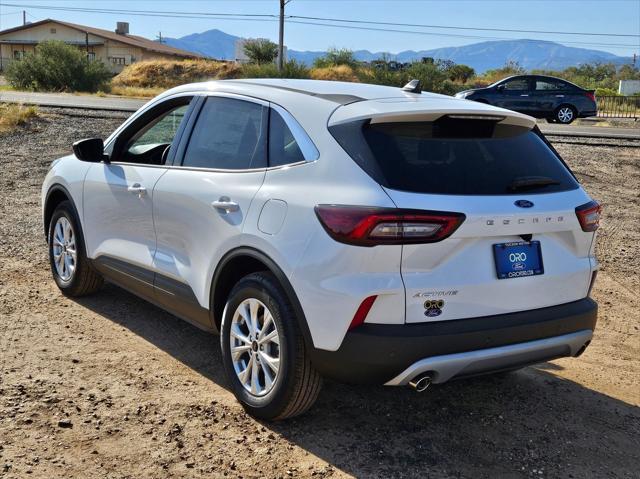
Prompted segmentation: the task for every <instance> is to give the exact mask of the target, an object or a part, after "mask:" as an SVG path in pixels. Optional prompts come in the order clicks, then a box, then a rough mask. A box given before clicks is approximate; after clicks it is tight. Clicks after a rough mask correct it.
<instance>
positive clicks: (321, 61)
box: [313, 48, 358, 69]
mask: <svg viewBox="0 0 640 479" xmlns="http://www.w3.org/2000/svg"><path fill="white" fill-rule="evenodd" d="M338 65H346V66H348V67H351V68H353V69H355V68H356V67H357V66H358V61H357V60H356V58H355V56H354V55H353V51H351V50H349V49H347V48H341V49H337V48H330V49H329V50H328V51H327V53H326V54H325V55H324V56H321V57H318V58H316V59H315V60H314V62H313V66H314V68H327V67H334V66H338Z"/></svg>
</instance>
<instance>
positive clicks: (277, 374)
mask: <svg viewBox="0 0 640 479" xmlns="http://www.w3.org/2000/svg"><path fill="white" fill-rule="evenodd" d="M220 343H221V348H222V358H223V362H224V368H225V372H226V374H227V377H228V380H229V383H230V385H231V388H232V391H233V393H234V394H235V396H236V398H237V399H238V401H240V403H241V404H242V406H243V407H244V408H245V410H246V411H247V412H248V413H249V414H251V415H252V416H255V417H257V418H260V419H267V420H277V419H285V418H289V417H293V416H297V415H299V414H302V413H304V412H305V411H307V410H308V409H309V408H310V407H311V406H312V405H313V403H314V402H315V400H316V398H317V397H318V393H319V392H320V388H321V386H322V378H321V376H320V375H319V374H318V372H317V371H316V370H315V369H314V368H313V366H312V365H311V362H310V359H309V355H308V353H307V351H306V346H305V343H304V339H303V338H302V334H301V332H300V330H299V327H298V321H297V318H296V315H295V311H294V309H293V307H292V305H291V302H290V301H289V298H288V297H287V295H286V294H285V292H284V290H283V289H282V287H281V286H280V284H279V283H278V281H277V279H276V278H275V277H274V276H273V275H272V274H270V273H268V272H260V273H252V274H250V275H248V276H245V277H244V278H242V279H241V280H240V281H239V282H238V284H236V286H235V287H234V288H233V290H232V291H231V293H230V294H229V298H228V301H227V304H226V306H225V309H224V313H223V319H222V328H221V334H220Z"/></svg>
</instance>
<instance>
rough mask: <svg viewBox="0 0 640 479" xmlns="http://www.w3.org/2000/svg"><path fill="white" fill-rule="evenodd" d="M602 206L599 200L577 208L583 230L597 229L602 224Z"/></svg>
mask: <svg viewBox="0 0 640 479" xmlns="http://www.w3.org/2000/svg"><path fill="white" fill-rule="evenodd" d="M601 213H602V207H601V206H600V204H599V203H598V202H597V201H590V202H589V203H585V204H584V205H581V206H578V207H577V208H576V215H577V216H578V221H579V222H580V226H581V227H582V231H587V232H589V231H595V230H597V229H598V227H599V226H600V215H601Z"/></svg>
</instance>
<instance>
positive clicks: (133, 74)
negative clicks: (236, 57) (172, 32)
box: [111, 60, 240, 88]
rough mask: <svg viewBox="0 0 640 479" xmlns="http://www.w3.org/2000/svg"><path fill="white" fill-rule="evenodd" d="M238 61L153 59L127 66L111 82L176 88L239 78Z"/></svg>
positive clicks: (115, 84) (124, 84)
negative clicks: (195, 83) (199, 82)
mask: <svg viewBox="0 0 640 479" xmlns="http://www.w3.org/2000/svg"><path fill="white" fill-rule="evenodd" d="M239 76H240V67H239V66H238V65H236V64H235V63H228V62H217V61H212V60H152V61H146V62H137V63H134V64H133V65H129V66H128V67H126V68H125V69H124V70H122V72H120V74H119V75H117V76H116V77H115V78H114V79H113V80H112V82H111V84H112V86H114V87H136V88H173V87H174V86H178V85H183V84H185V83H193V82H197V81H204V80H219V79H226V78H238V77H239Z"/></svg>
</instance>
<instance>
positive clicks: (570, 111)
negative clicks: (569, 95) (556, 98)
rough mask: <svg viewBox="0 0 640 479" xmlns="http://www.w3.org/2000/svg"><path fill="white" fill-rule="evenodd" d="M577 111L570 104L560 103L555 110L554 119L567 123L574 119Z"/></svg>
mask: <svg viewBox="0 0 640 479" xmlns="http://www.w3.org/2000/svg"><path fill="white" fill-rule="evenodd" d="M576 116H577V112H576V109H575V108H574V107H572V106H571V105H560V106H559V107H558V108H557V110H556V112H555V117H554V118H555V120H556V121H557V122H558V123H561V124H563V125H568V124H570V123H572V122H573V120H575V119H576Z"/></svg>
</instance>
